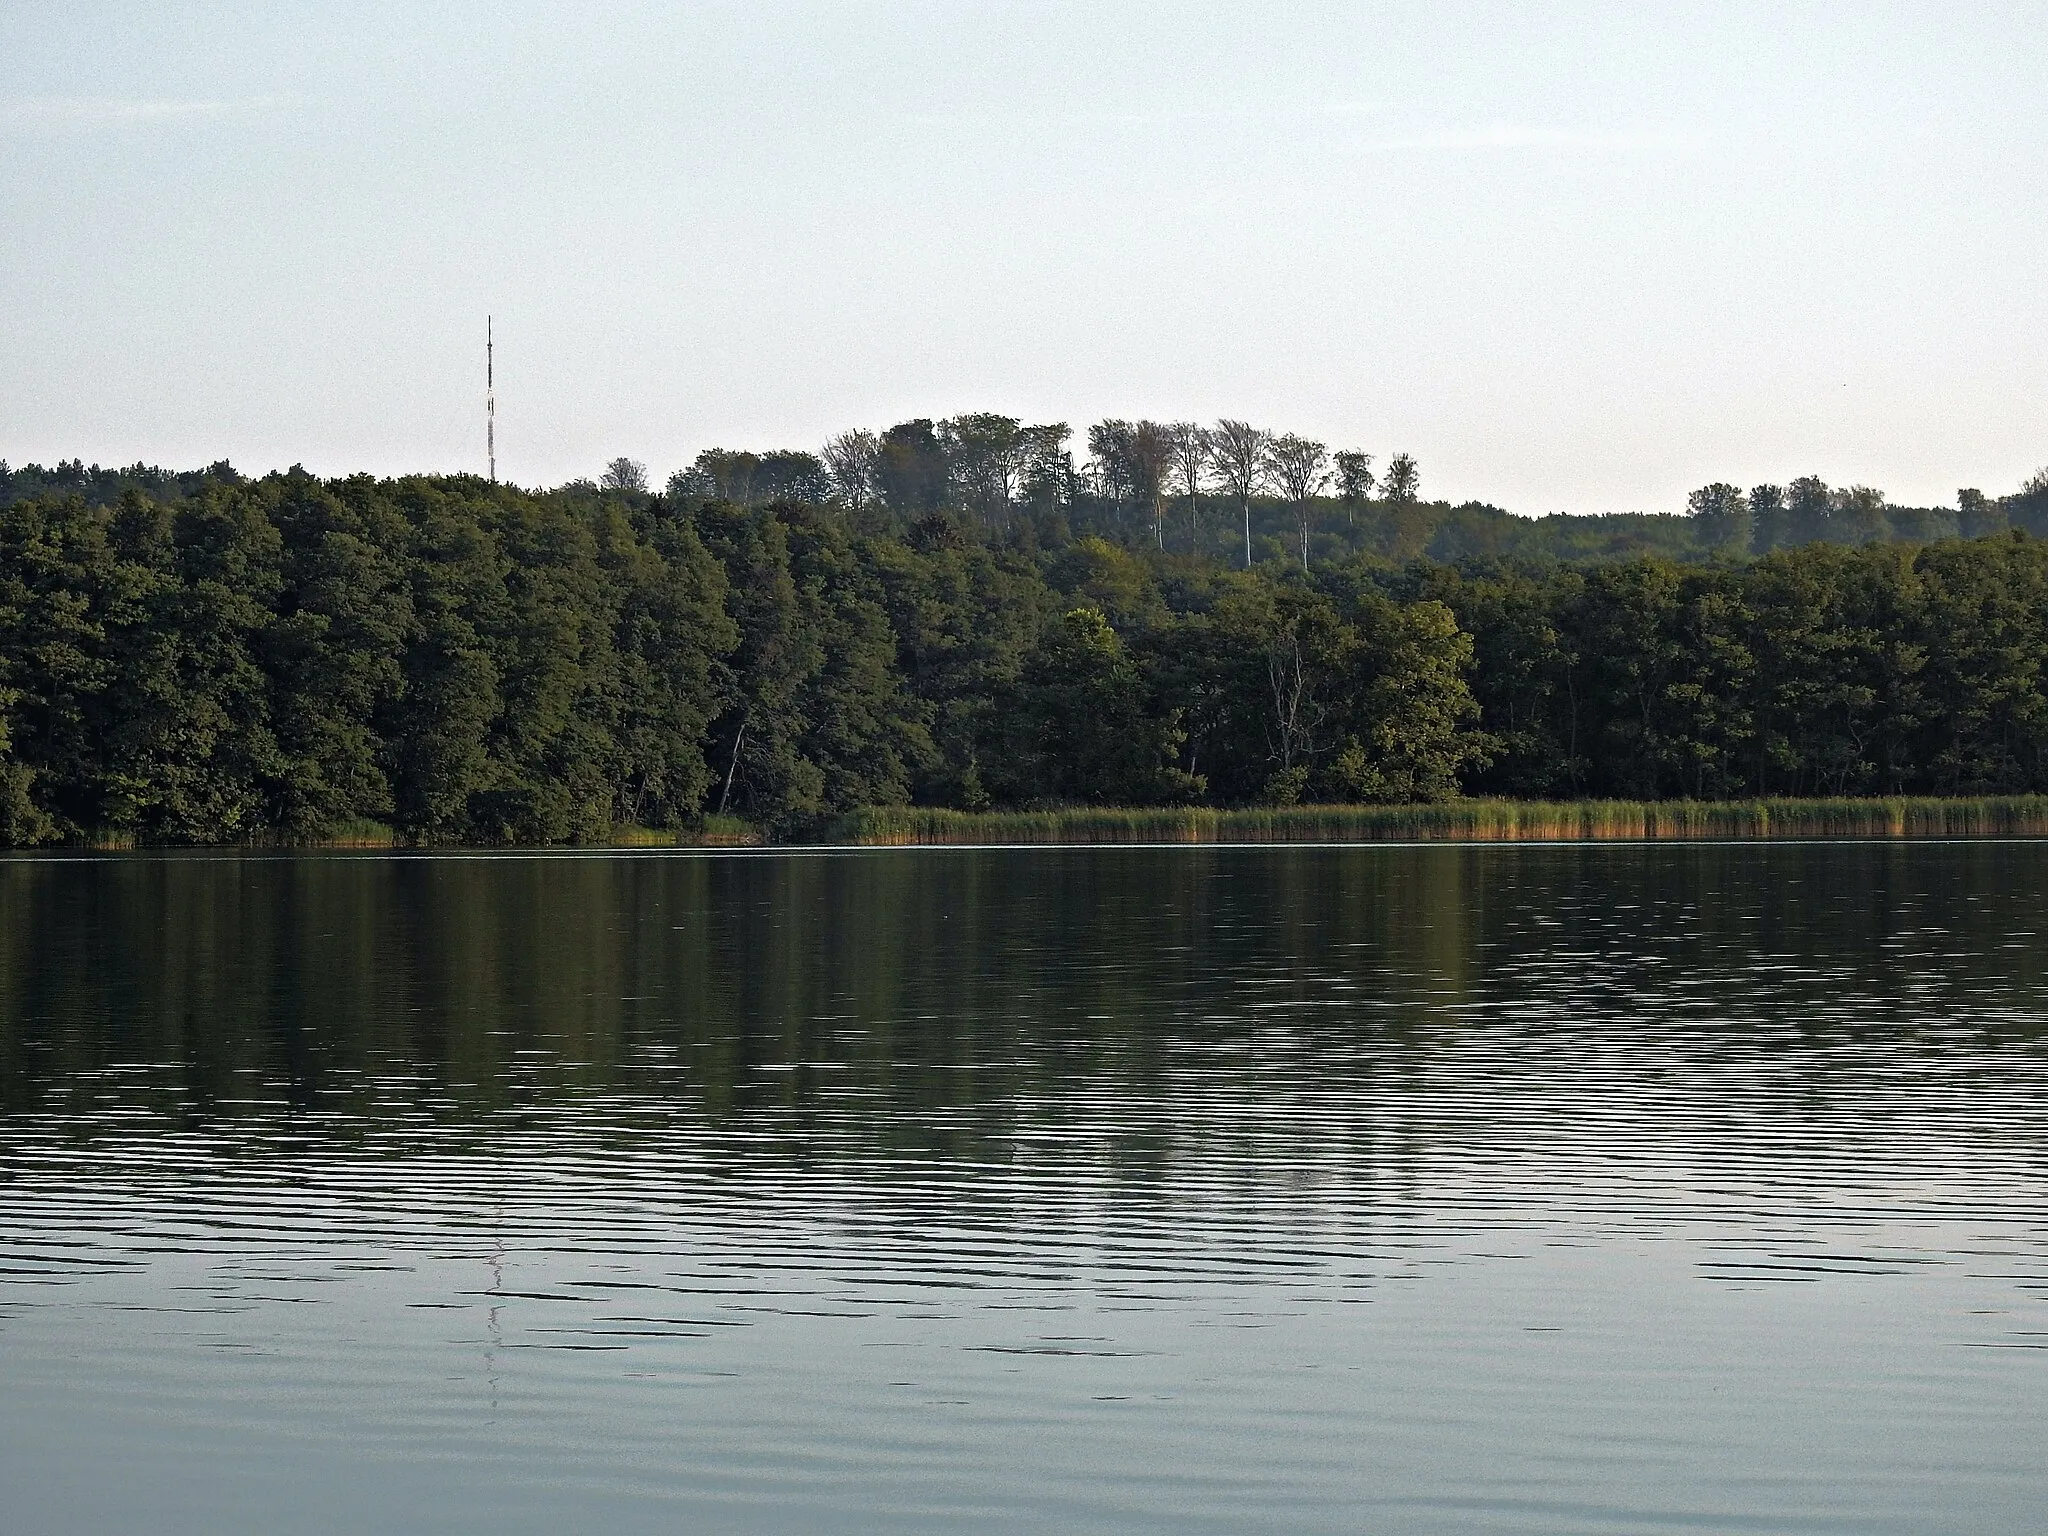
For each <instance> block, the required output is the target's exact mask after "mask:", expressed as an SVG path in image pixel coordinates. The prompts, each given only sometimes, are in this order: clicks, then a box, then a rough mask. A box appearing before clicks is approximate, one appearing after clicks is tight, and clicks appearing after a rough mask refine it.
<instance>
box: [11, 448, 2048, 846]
mask: <svg viewBox="0 0 2048 1536" xmlns="http://www.w3.org/2000/svg"><path fill="white" fill-rule="evenodd" d="M1242 425H1243V424H1242V423H1222V424H1220V425H1219V426H1218V427H1217V428H1214V429H1210V430H1209V432H1208V433H1207V436H1208V438H1209V441H1208V443H1207V445H1206V446H1205V447H1202V448H1201V450H1200V451H1201V453H1202V454H1203V455H1204V458H1203V460H1202V465H1203V467H1202V468H1201V469H1200V471H1199V472H1198V473H1190V474H1185V475H1184V474H1183V472H1182V469H1181V468H1179V467H1177V466H1178V465H1179V464H1180V462H1181V461H1180V460H1179V459H1178V458H1177V456H1178V455H1194V454H1195V453H1196V451H1197V449H1196V446H1195V445H1193V444H1191V443H1190V441H1189V438H1188V436H1187V434H1186V433H1184V432H1181V431H1179V430H1178V429H1167V428H1158V429H1156V432H1157V434H1158V438H1157V440H1155V435H1154V434H1155V427H1154V424H1148V423H1142V422H1141V423H1117V422H1110V423H1102V424H1100V425H1099V426H1098V427H1097V428H1094V429H1091V433H1090V438H1091V444H1092V452H1091V455H1090V458H1089V460H1088V461H1087V463H1086V465H1084V466H1083V467H1082V468H1080V469H1075V468H1073V467H1072V466H1071V464H1070V462H1069V461H1068V459H1067V458H1066V453H1067V449H1066V447H1065V443H1066V436H1065V429H1064V428H1057V427H1051V428H1032V427H1022V426H1017V424H1015V423H1013V422H1009V421H1008V420H1007V418H991V417H963V418H957V419H955V420H953V421H950V422H945V423H929V422H925V423H909V424H906V425H905V426H904V427H901V428H892V429H891V430H890V431H889V432H887V433H881V434H876V435H873V436H872V437H865V436H863V435H861V434H848V435H847V436H846V437H845V438H842V439H839V440H837V441H836V442H835V444H834V445H832V446H831V447H829V448H828V450H827V452H825V453H823V454H820V455H815V456H813V455H805V454H797V453H789V454H780V455H777V454H739V453H730V454H720V453H708V454H705V455H701V456H700V457H699V459H698V461H697V463H696V464H695V465H693V466H692V468H691V469H690V470H688V471H685V472H683V473H682V474H680V475H678V476H676V477H673V478H672V479H671V480H670V481H669V482H668V484H667V486H666V487H665V488H664V489H663V490H661V491H659V492H657V491H654V490H652V489H650V488H649V487H648V483H647V477H646V475H645V473H644V471H642V470H641V469H640V467H639V466H638V465H637V464H634V463H632V462H631V461H627V460H620V461H616V462H615V463H614V464H613V465H612V466H610V467H609V468H608V469H607V471H606V473H605V476H604V480H603V483H601V484H600V483H596V482H578V483H574V484H572V485H569V486H566V487H562V488H558V489H556V490H552V491H527V490H521V489H518V488H515V487H512V486H509V485H493V484H489V483H487V482H485V481H482V480H480V479H477V478H475V477H464V476H458V477H418V478H409V479H400V480H374V479H371V478H369V477H354V478H346V479H338V480H322V479H318V478H316V477H314V476H311V475H308V474H306V473H305V472H304V471H301V470H293V471H291V472H289V473H284V474H273V475H268V476H265V477H263V478H262V479H258V480H246V479H244V478H243V477H241V476H239V475H238V474H236V473H235V472H234V471H233V470H231V469H230V468H228V467H227V466H225V465H216V466H213V467H212V468H210V469H208V470H205V471H200V472H196V473H192V474H167V473H164V472H160V471H155V470H123V471H111V472H109V471H99V470H87V469H85V468H83V467H82V466H75V465H60V466H58V467H57V468H56V469H55V470H42V469H36V468H33V467H31V468H27V469H18V470H15V469H8V468H7V467H6V466H4V465H0V843H5V844H8V845H13V846H24V845H31V844H36V843H44V842H52V841H62V840H68V839H77V838H80V837H83V836H89V835H95V834H101V833H109V832H112V833H123V834H128V835H133V836H135V837H137V838H140V839H143V840H146V841H152V842H167V843H178V842H193V843H205V842H221V841H234V840H237V839H243V838H252V837H270V836H281V837H285V838H317V837H320V836H324V835H330V834H332V833H333V832H335V831H336V830H337V829H342V828H346V827H347V826H348V825H350V824H351V823H356V822H361V821H365V820H374V821H378V822H383V823H386V824H389V825H391V826H394V827H396V828H397V829H398V830H399V832H400V834H401V835H402V836H404V837H406V838H408V839H411V840H417V841H421V842H475V843H499V842H521V843H531V842H575V841H599V840H602V839H604V838H606V837H608V836H609V835H610V834H611V833H612V831H613V829H614V828H615V827H617V826H619V825H621V824H644V825H652V826H663V827H668V826H678V827H679V826H687V825H693V824H697V823H699V822H701V820H702V819H703V818H705V817H707V816H716V815H720V814H724V815H733V816H744V817H747V818H749V819H752V820H754V821H756V822H760V823H763V824H766V825H769V826H770V827H773V828H775V829H778V830H780V831H784V832H798V831H801V830H802V829H804V828H805V827H807V826H812V825H815V824H817V823H818V822H820V821H821V820H822V819H823V818H827V817H830V816H831V815H833V814H836V813H838V812H840V811H844V810H847V809H851V808H854V807H857V806H862V805H877V804H901V803H925V804H942V805H953V806H961V807H967V808H977V807H983V806H996V805H1003V806H1011V805H1034V804H1057V803H1076V802H1084V803H1085V802H1093V803H1111V804H1162V803H1184V802H1197V801H1200V802H1208V803H1216V804H1248V803H1274V802H1280V803H1284V802H1289V801H1301V800H1327V801H1360V800H1370V801H1407V800H1428V799H1437V798H1443V797H1447V796H1452V795H1456V794H1459V793H1481V792H1483V793H1492V794H1504V795H1521V796H1586V795H1620V796H1629V797H1641V798H1654V797H1665V796H1722V795H1745V794H1753V793H1772V794H1821V793H1825V794H1849V793H1876V792H1934V793H1977V792H1993V791H1997V792H2008V791H2018V790H2026V789H2043V788H2048V678H2044V669H2048V544H2044V543H2043V542H2041V541H2040V540H2039V539H2037V538H2035V537H2033V536H2031V535H2030V533H2029V532H2028V531H2027V530H2029V529H2031V528H2033V527H2034V526H2035V523H2036V521H2037V520H2038V519H2039V518H2040V517H2041V515H2042V513H2043V512H2044V511H2048V507H2043V506H2042V503H2043V502H2044V501H2048V496H2044V495H2043V494H2042V493H2043V486H2042V485H2041V483H2040V482H2039V480H2038V478H2037V481H2036V483H2034V484H2033V485H2031V486H2029V487H2028V488H2026V489H2025V490H2023V491H2022V492H2021V493H2019V494H2018V495H2016V496H2013V497H2008V498H2004V499H2003V500H2001V501H1998V502H1979V503H1970V502H1968V501H1965V502H1964V503H1963V504H1962V505H1960V506H1959V507H1958V509H1957V512H1956V518H1957V524H1956V526H1955V527H1954V528H1953V529H1951V528H1948V527H1946V526H1942V527H1938V528H1934V529H1932V530H1925V531H1931V532H1932V533H1933V534H1934V535H1935V536H1934V537H1933V538H1932V539H1931V540H1925V539H1918V538H1916V539H1901V538H1900V537H1898V535H1899V534H1900V533H1901V532H1902V528H1903V526H1904V524H1903V520H1902V519H1901V518H1900V517H1899V516H1898V513H1897V509H1886V508H1883V507H1882V502H1881V498H1880V499H1879V501H1878V503H1877V506H1878V508H1879V510H1880V511H1881V512H1882V514H1883V516H1884V517H1885V519H1886V521H1885V522H1884V524H1883V526H1882V530H1881V531H1875V532H1873V530H1876V529H1877V528H1878V525H1877V524H1876V523H1875V522H1874V521H1868V520H1866V521H1864V522H1861V523H1858V522H1853V521H1832V522H1828V523H1826V524H1825V525H1823V524H1820V523H1817V522H1813V521H1808V522H1805V523H1798V522H1794V521H1790V519H1792V518H1794V517H1795V516H1797V517H1809V518H1812V517H1818V516H1819V513H1818V512H1817V511H1816V510H1815V508H1816V507H1817V505H1818V503H1817V500H1816V493H1813V492H1812V491H1811V490H1810V489H1801V487H1803V486H1806V485H1807V482H1795V483H1794V486H1792V487H1788V488H1787V491H1786V493H1785V494H1784V495H1783V496H1782V497H1781V498H1780V501H1779V502H1778V503H1776V504H1775V505H1778V506H1780V507H1782V509H1783V510H1784V517H1785V518H1786V519H1787V521H1784V522H1782V523H1780V524H1776V525H1772V526H1774V527H1777V528H1779V529H1780V530H1781V531H1780V532H1779V533H1777V534H1776V535H1774V547H1773V548H1772V549H1771V550H1770V552H1768V553H1766V554H1763V555H1762V556H1760V557H1754V558H1743V559H1732V558H1728V556H1727V554H1726V553H1725V552H1726V551H1727V550H1728V548H1729V546H1730V543H1731V540H1729V539H1726V538H1724V539H1721V540H1719V541H1712V540H1709V539H1707V538H1706V537H1705V536H1704V534H1703V532H1702V530H1703V528H1708V527H1719V525H1718V524H1713V523H1712V522H1711V519H1712V518H1714V517H1716V516H1720V515H1722V514H1723V513H1726V512H1728V511H1729V508H1728V505H1727V503H1726V500H1725V498H1723V499H1722V500H1718V501H1717V500H1714V499H1713V498H1709V497H1707V496H1706V493H1705V492H1703V493H1701V496H1700V497H1698V498H1695V499H1696V501H1698V502H1699V503H1700V505H1698V506H1696V507H1695V509H1694V513H1693V515H1692V516H1690V517H1687V518H1670V519H1661V520H1658V519H1645V520H1643V521H1644V522H1646V523H1650V524H1652V525H1653V526H1656V527H1659V528H1662V527H1663V526H1664V525H1666V524H1668V525H1670V526H1671V528H1672V529H1674V530H1675V532H1674V533H1673V536H1672V543H1671V544H1670V546H1669V549H1670V552H1669V553H1656V552H1652V553H1648V554H1645V553H1640V552H1632V546H1630V545H1629V544H1627V543H1625V542H1623V543H1621V544H1620V545H1619V547H1618V548H1617V547H1616V541H1617V537H1618V536H1617V535H1616V534H1615V533H1614V531H1613V529H1612V527H1611V526H1610V524H1611V522H1612V520H1601V519H1571V520H1563V519H1551V520H1543V521H1539V522H1529V521H1526V520H1521V519H1506V518H1505V514H1500V516H1501V517H1502V519H1504V520H1505V521H1507V522H1509V523H1511V524H1513V525H1514V526H1512V527H1510V528H1507V529H1506V530H1504V531H1501V532H1500V533H1498V534H1497V535H1492V534H1490V533H1489V530H1490V529H1491V527H1492V524H1491V523H1490V522H1489V521H1488V520H1487V519H1486V518H1485V517H1484V516H1482V515H1481V514H1480V513H1478V512H1475V511H1473V510H1471V509H1469V508H1453V507H1446V506H1443V505H1442V504H1440V503H1439V504H1426V503H1424V502H1422V501H1421V500H1420V492H1419V485H1418V480H1417V476H1416V471H1415V467H1414V465H1413V462H1412V461H1409V460H1405V459H1404V458H1403V457H1401V456H1397V457H1396V458H1395V459H1394V460H1393V461H1392V462H1391V463H1390V464H1389V465H1388V466H1387V467H1386V470H1385V472H1384V473H1383V474H1382V475H1381V476H1379V477H1378V478H1377V479H1373V478H1371V467H1370V465H1369V464H1368V463H1363V462H1357V460H1362V459H1363V457H1364V456H1363V455H1357V456H1350V455H1330V456H1329V457H1328V462H1327V464H1319V463H1318V462H1317V460H1316V452H1315V451H1314V450H1315V449H1316V445H1313V444H1309V445H1306V446H1301V445H1296V446H1293V447H1290V446H1289V445H1288V444H1287V443H1286V442H1285V441H1284V435H1280V434H1257V433H1255V432H1253V431H1252V429H1248V428H1247V429H1246V431H1247V432H1248V433H1250V434H1251V436H1250V437H1249V438H1248V439H1247V440H1245V441H1240V442H1238V443H1236V444H1235V446H1232V444H1231V443H1230V442H1229V441H1228V439H1229V438H1230V434H1231V432H1232V431H1234V430H1235V429H1236V428H1237V427H1241V426H1242ZM1013 427H1014V428H1015V432H1014V433H1012V430H1011V429H1012V428H1013ZM1033 434H1036V435H1035V436H1034V435H1033ZM1218 442H1221V443H1222V444H1223V446H1221V447H1220V448H1219V447H1218V446H1217V444H1218ZM1290 454H1292V455H1294V456H1295V467H1294V469H1293V470H1292V471H1290V470H1289V469H1288V468H1287V467H1286V463H1285V460H1286V457H1287V456H1288V455H1290ZM1119 455H1121V456H1123V457H1122V458H1121V459H1120V458H1119V457H1118V456H1119ZM1276 455H1278V457H1275V456H1276ZM1347 458H1352V459H1353V460H1354V462H1352V463H1350V464H1349V465H1347V463H1346V462H1345V461H1346V459H1347ZM1117 463H1121V464H1122V466H1123V467H1122V468H1112V467H1110V466H1112V465H1114V464H1117ZM1219 463H1220V464H1222V465H1223V468H1221V469H1218V468H1216V467H1215V465H1217V464H1219ZM977 465H979V466H980V467H979V468H976V467H975V466H977ZM1275 465H1279V466H1280V467H1278V468H1276V467H1275ZM1146 466H1163V467H1157V468H1156V473H1155V469H1154V468H1148V467H1146ZM1232 466H1235V467H1234V468H1233V467H1232ZM1254 470H1256V474H1254V473H1253V471H1254ZM1290 473H1293V474H1294V476H1295V478H1293V479H1292V480H1289V479H1288V478H1286V477H1287V475H1288V474H1290ZM1319 474H1323V475H1326V476H1327V481H1322V480H1318V479H1317V476H1318V475H1319ZM1233 475H1234V476H1235V477H1236V478H1234V479H1233V478H1231V477H1232V476H1233ZM1275 476H1278V477H1279V478H1278V479H1275V478H1273V477H1275ZM1814 483H1815V484H1817V482H1814ZM1190 487H1192V488H1190ZM1722 489H1725V488H1713V487H1710V488H1708V490H1710V491H1714V493H1715V496H1717V497H1718V496H1719V495H1720V492H1721V490H1722ZM1823 489H1825V488H1823ZM1740 501H1741V508H1742V510H1743V511H1746V512H1749V513H1750V514H1751V516H1752V522H1751V524H1750V538H1751V547H1752V548H1755V547H1756V540H1757V527H1758V524H1757V523H1756V522H1755V521H1754V517H1755V515H1756V513H1757V510H1758V508H1759V507H1764V508H1769V507H1771V506H1772V505H1774V503H1772V502H1771V501H1770V499H1769V498H1768V497H1759V496H1758V495H1757V494H1756V493H1751V492H1744V493H1740ZM1826 501H1827V509H1826V516H1827V517H1828V518H1830V519H1854V518H1859V517H1861V518H1865V519H1868V518H1869V517H1870V508H1871V503H1870V502H1869V500H1868V499H1867V498H1864V499H1862V500H1858V498H1857V495H1856V493H1834V492H1828V493H1827V494H1826ZM1973 506H1974V507H1976V509H1977V510H1976V511H1975V512H1972V513H1971V515H1981V516H1983V517H1985V518H1988V519H1994V520H1993V521H1991V522H1988V523H1986V524H1985V525H1983V526H1982V527H1979V528H1976V529H1974V531H1975V532H1976V533H1977V534H1978V536H1977V537H1975V538H1972V539H1962V538H1959V537H1951V536H1948V535H1950V534H1960V533H1961V532H1962V523H1961V518H1962V516H1963V515H1964V513H1965V512H1969V511H1971V508H1972V507H1973ZM1795 508H1802V509H1805V510H1801V511H1798V512H1796V513H1795V512H1794V510H1793V509H1795ZM1546 523H1548V524H1550V525H1552V526H1551V530H1550V532H1549V533H1547V534H1540V535H1539V534H1538V533H1531V532H1528V530H1543V529H1544V528H1545V526H1546ZM1561 523H1577V524H1585V525H1596V526H1591V527H1581V528H1578V529H1569V528H1560V527H1558V526H1557V525H1558V524H1561ZM1204 527H1206V528H1208V529H1209V530H1210V531H1211V532H1212V533H1214V534H1215V537H1214V538H1213V539H1208V540H1206V541H1205V540H1202V539H1198V538H1195V537H1193V536H1192V535H1193V533H1194V532H1195V531H1196V530H1198V529H1201V528H1204ZM1247 529H1249V535H1248V537H1249V538H1250V541H1251V557H1252V559H1251V568H1250V569H1245V568H1244V565H1245V551H1244V547H1243V544H1244V540H1245V539H1246V537H1247ZM1816 529H1818V530H1819V532H1818V535H1817V536H1816V537H1815V538H1812V539H1809V540H1807V541H1806V542H1801V539H1802V536H1803V535H1805V534H1812V533H1813V532H1814V530H1816ZM1304 530H1306V531H1304ZM1852 530H1854V531H1855V532H1856V538H1855V540H1853V541H1852V540H1851V538H1850V537H1849V533H1850V531H1852ZM1724 532H1725V530H1724ZM1183 533H1187V534H1189V535H1190V536H1189V537H1187V538H1182V537H1180V535H1181V534H1183ZM1679 535H1682V536H1683V538H1682V539H1681V538H1680V537H1679ZM1660 537H1661V535H1660ZM1542 539H1548V540H1549V541H1550V542H1549V543H1547V544H1546V543H1544V542H1541V540H1542ZM1459 540H1466V541H1469V547H1468V546H1467V545H1466V544H1460V545H1459V547H1456V548H1447V541H1452V542H1455V541H1459ZM1829 540H1834V541H1836V542H1829ZM1645 542H1647V543H1651V544H1652V547H1653V549H1654V548H1655V547H1656V546H1655V541H1652V540H1645ZM1795 545H1796V546H1797V547H1789V546H1795ZM1633 548H1634V549H1640V546H1633ZM1432 549H1435V550H1436V551H1437V552H1438V555H1439V556H1443V558H1439V557H1437V556H1432V555H1431V553H1430V551H1431V550H1432ZM1710 549H1718V550H1720V551H1722V553H1710V552H1709V550H1710ZM1304 550H1306V568H1304ZM1565 556H1569V558H1565Z"/></svg>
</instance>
